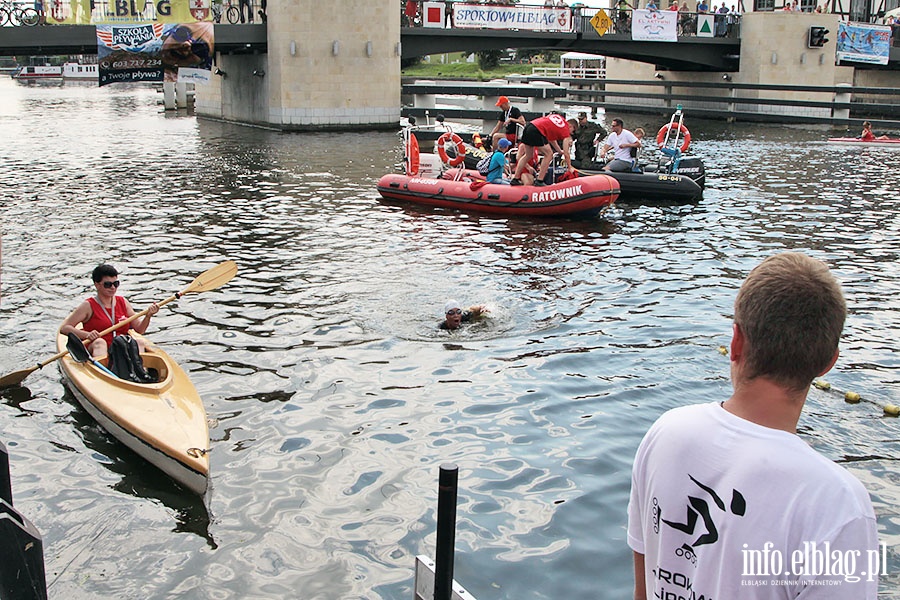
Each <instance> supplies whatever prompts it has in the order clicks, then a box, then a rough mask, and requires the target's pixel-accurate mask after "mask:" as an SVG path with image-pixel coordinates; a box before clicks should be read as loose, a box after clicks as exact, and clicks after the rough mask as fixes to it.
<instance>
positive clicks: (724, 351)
mask: <svg viewBox="0 0 900 600" xmlns="http://www.w3.org/2000/svg"><path fill="white" fill-rule="evenodd" d="M719 354H721V355H722V356H728V348H726V347H725V346H719Z"/></svg>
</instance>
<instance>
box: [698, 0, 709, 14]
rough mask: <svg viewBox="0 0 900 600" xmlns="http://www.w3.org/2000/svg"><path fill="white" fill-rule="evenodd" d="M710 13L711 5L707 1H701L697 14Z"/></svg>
mask: <svg viewBox="0 0 900 600" xmlns="http://www.w3.org/2000/svg"><path fill="white" fill-rule="evenodd" d="M708 12H709V4H707V3H706V0H700V2H698V3H697V13H699V14H704V13H708Z"/></svg>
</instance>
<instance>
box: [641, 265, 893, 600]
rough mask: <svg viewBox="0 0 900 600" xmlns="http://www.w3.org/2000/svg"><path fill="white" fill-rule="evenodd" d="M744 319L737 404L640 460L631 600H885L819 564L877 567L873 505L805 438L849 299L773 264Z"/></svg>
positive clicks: (683, 411)
mask: <svg viewBox="0 0 900 600" xmlns="http://www.w3.org/2000/svg"><path fill="white" fill-rule="evenodd" d="M733 313H734V318H733V319H734V320H733V323H732V338H731V348H730V352H729V353H728V355H729V358H730V360H731V382H732V387H733V392H732V395H731V397H730V398H728V399H727V400H726V401H725V402H706V403H702V404H694V405H690V406H682V407H679V408H675V409H672V410H670V411H668V412H666V413H665V414H663V415H662V416H661V417H660V418H659V419H658V420H657V421H656V423H655V424H654V425H652V426H651V427H650V430H649V431H648V432H647V434H646V435H645V436H644V439H643V441H642V442H641V443H640V445H639V447H638V450H637V454H636V456H635V460H634V466H633V470H632V485H631V500H630V502H629V504H628V534H627V539H628V545H629V546H630V547H631V549H632V550H633V551H634V567H635V568H634V572H635V579H636V581H635V590H634V598H636V599H637V598H641V599H645V598H663V597H666V598H668V597H675V596H676V595H678V596H681V595H682V594H681V589H682V588H683V587H686V586H684V585H682V584H677V586H678V587H676V584H673V583H672V582H679V581H680V582H688V585H689V586H690V589H691V591H690V594H687V595H689V596H690V597H691V598H701V597H702V598H717V599H723V600H724V599H725V598H729V599H731V598H756V599H762V598H782V597H783V598H788V597H790V598H807V597H808V598H813V597H815V598H824V597H825V596H827V597H828V598H831V599H834V600H838V599H840V600H862V599H866V600H875V598H876V596H877V595H878V577H877V570H876V569H874V568H873V567H871V566H870V567H869V568H866V566H865V565H864V564H863V563H862V559H860V561H859V562H856V561H854V562H853V566H851V565H849V564H848V562H840V564H842V565H843V568H839V569H834V570H832V569H830V568H828V566H827V565H828V562H827V560H824V559H823V558H822V557H823V550H824V552H825V554H827V553H828V552H829V550H828V548H830V549H831V550H830V552H831V554H830V555H829V556H832V557H834V556H836V555H839V556H841V557H847V556H855V557H864V556H870V557H871V556H877V553H878V552H879V543H878V532H877V527H876V522H875V512H874V510H873V508H872V501H871V499H870V498H869V494H868V493H867V492H866V489H865V487H863V485H862V483H860V481H859V480H858V479H856V478H855V477H854V476H853V475H851V474H850V472H848V471H847V470H846V469H844V468H843V467H841V466H840V465H838V464H837V463H835V462H834V461H833V460H832V459H831V458H830V457H825V456H821V455H820V454H819V453H818V452H816V451H815V450H814V449H813V448H812V447H811V446H810V440H809V438H815V437H816V435H815V433H814V432H813V433H812V435H809V434H804V435H803V436H802V437H801V436H798V435H797V423H798V421H799V419H800V415H801V412H802V410H803V406H804V404H805V402H806V399H807V394H808V393H809V389H810V387H811V384H812V382H813V379H815V378H816V377H819V376H821V375H823V374H825V373H826V372H827V371H829V370H830V369H831V367H832V366H834V363H835V361H837V358H838V344H839V342H840V338H841V330H842V329H843V327H844V321H845V319H846V316H847V305H846V302H845V300H844V297H843V294H842V292H841V286H840V284H839V283H838V282H837V280H836V279H835V278H834V276H833V275H832V274H831V273H830V272H829V270H828V267H827V266H826V265H825V264H824V263H822V262H821V261H818V260H815V259H813V258H810V257H808V256H806V255H805V254H801V253H796V252H786V253H781V254H776V255H773V256H770V257H768V258H766V259H765V260H763V261H762V262H761V263H760V264H759V265H757V266H756V268H754V269H753V270H752V271H751V272H750V274H749V276H747V278H746V279H745V281H744V283H743V285H742V286H741V288H740V290H739V291H738V293H737V299H736V300H735V303H734V310H733ZM813 549H814V550H813ZM811 550H812V552H813V553H816V552H817V553H818V555H814V556H812V558H811V557H810V551H811ZM763 556H766V557H769V558H767V559H766V558H763ZM798 556H800V557H801V558H800V559H799V560H798V559H797V558H796V557H798ZM777 557H781V558H777ZM790 557H794V558H793V559H792V560H793V563H791V565H788V563H789V558H790ZM804 557H805V558H804ZM742 559H743V560H742ZM782 559H783V561H784V562H782ZM776 562H777V564H778V565H782V564H784V565H785V567H784V568H782V567H781V566H777V567H775V568H774V569H773V570H771V571H770V570H769V566H770V565H774V564H776ZM748 565H750V566H748ZM862 571H865V572H866V573H872V572H874V575H875V576H872V577H870V576H866V575H865V574H864V573H862ZM660 573H665V574H666V577H662V576H660ZM748 582H749V584H750V585H752V586H753V588H752V590H753V593H748V592H747V590H748V589H750V588H748ZM826 589H827V590H829V591H828V593H827V594H824V595H823V593H822V590H826ZM671 590H676V591H671ZM757 592H759V593H757Z"/></svg>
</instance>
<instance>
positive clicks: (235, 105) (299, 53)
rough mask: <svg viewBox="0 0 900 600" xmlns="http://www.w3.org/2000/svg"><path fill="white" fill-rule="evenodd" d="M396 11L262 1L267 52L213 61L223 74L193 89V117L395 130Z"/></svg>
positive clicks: (355, 0) (372, 4)
mask: <svg viewBox="0 0 900 600" xmlns="http://www.w3.org/2000/svg"><path fill="white" fill-rule="evenodd" d="M399 10H400V7H399V5H398V3H397V2H396V0H346V1H344V2H339V3H322V2H320V1H313V0H293V1H292V2H270V3H269V4H268V8H267V13H268V20H267V23H266V28H267V37H268V40H267V43H268V54H265V55H240V54H235V55H227V56H222V55H219V56H218V57H217V63H216V66H217V67H218V68H219V70H220V71H221V72H223V73H224V76H222V75H221V74H220V75H219V76H216V75H213V81H212V84H211V85H210V86H197V95H196V97H195V111H196V112H197V114H200V115H203V116H212V117H217V118H222V119H226V120H233V121H240V122H247V123H253V124H259V125H265V126H270V127H274V128H277V129H282V130H298V131H304V130H341V129H348V130H357V129H391V128H396V127H397V126H398V124H399V121H400V88H401V85H400V14H399ZM201 88H202V89H201Z"/></svg>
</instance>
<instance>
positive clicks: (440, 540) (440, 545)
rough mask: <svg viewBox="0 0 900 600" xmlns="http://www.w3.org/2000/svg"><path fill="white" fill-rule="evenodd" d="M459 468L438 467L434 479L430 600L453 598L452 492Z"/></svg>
mask: <svg viewBox="0 0 900 600" xmlns="http://www.w3.org/2000/svg"><path fill="white" fill-rule="evenodd" d="M458 481H459V467H457V466H456V465H455V464H453V463H444V464H443V465H441V473H440V477H439V478H438V509H437V549H436V551H435V558H434V600H450V599H451V597H452V595H453V553H454V549H455V546H456V492H457V489H458Z"/></svg>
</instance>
